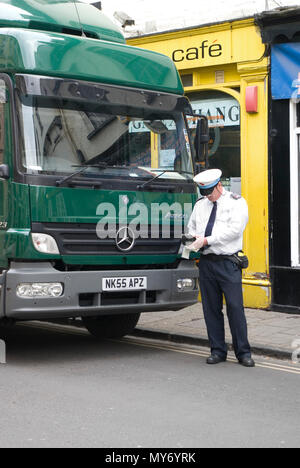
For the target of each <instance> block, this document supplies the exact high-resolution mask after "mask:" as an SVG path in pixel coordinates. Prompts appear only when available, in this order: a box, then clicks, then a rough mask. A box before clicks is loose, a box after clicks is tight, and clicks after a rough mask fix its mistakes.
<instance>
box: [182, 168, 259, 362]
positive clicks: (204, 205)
mask: <svg viewBox="0 0 300 468" xmlns="http://www.w3.org/2000/svg"><path fill="white" fill-rule="evenodd" d="M221 176H222V172H221V171H220V170H219V169H211V170H208V171H204V172H202V173H200V174H198V175H197V176H196V177H195V179H194V181H195V182H196V183H197V184H198V185H199V188H200V193H201V195H202V197H203V198H201V199H200V200H199V201H198V202H197V203H196V206H195V208H194V211H193V214H192V216H191V219H190V221H189V225H188V232H189V234H190V235H192V236H194V237H196V238H197V240H196V242H195V243H194V246H193V247H194V249H195V250H201V251H202V256H201V259H200V261H199V273H200V289H201V295H202V305H203V312H204V318H205V322H206V326H207V331H208V336H209V340H210V345H211V356H210V357H209V358H208V360H207V363H208V364H218V363H220V362H224V361H226V359H227V346H226V343H225V329H224V315H223V312H222V309H223V294H224V296H225V301H226V306H227V315H228V320H229V325H230V329H231V334H232V339H233V347H234V351H235V354H236V357H237V359H238V361H239V363H240V364H242V365H243V366H245V367H254V366H255V363H254V361H253V359H252V357H251V349H250V345H249V342H248V332H247V322H246V317H245V312H244V303H243V292H242V270H241V268H240V267H239V266H238V265H237V264H236V263H235V262H234V261H233V255H235V254H237V253H238V252H239V251H241V250H242V248H243V233H244V230H245V228H246V226H247V223H248V206H247V202H246V200H244V199H243V198H242V197H241V196H239V195H236V194H233V193H230V192H227V191H226V190H225V189H224V188H223V186H222V184H221ZM230 257H231V258H230Z"/></svg>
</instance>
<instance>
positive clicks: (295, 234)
mask: <svg viewBox="0 0 300 468" xmlns="http://www.w3.org/2000/svg"><path fill="white" fill-rule="evenodd" d="M298 135H300V128H297V101H295V100H291V101H290V183H291V262H292V267H298V266H300V260H299V257H300V252H299V191H300V187H299V150H300V148H298Z"/></svg>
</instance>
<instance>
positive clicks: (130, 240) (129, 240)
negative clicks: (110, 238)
mask: <svg viewBox="0 0 300 468" xmlns="http://www.w3.org/2000/svg"><path fill="white" fill-rule="evenodd" d="M116 245H117V247H118V249H119V250H121V252H129V251H130V250H132V249H133V247H134V245H135V235H134V232H133V230H132V229H130V228H129V227H126V226H124V227H122V228H121V229H119V231H118V232H117V236H116Z"/></svg>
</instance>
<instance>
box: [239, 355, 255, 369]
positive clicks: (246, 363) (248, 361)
mask: <svg viewBox="0 0 300 468" xmlns="http://www.w3.org/2000/svg"><path fill="white" fill-rule="evenodd" d="M239 363H240V364H241V366H244V367H255V362H254V361H253V359H252V358H249V357H245V358H241V359H239Z"/></svg>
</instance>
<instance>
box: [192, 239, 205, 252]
mask: <svg viewBox="0 0 300 468" xmlns="http://www.w3.org/2000/svg"><path fill="white" fill-rule="evenodd" d="M206 245H207V240H206V239H205V237H197V240H196V241H195V242H194V243H193V244H192V245H190V247H189V248H190V249H191V250H192V251H194V252H199V250H201V249H202V248H203V247H205V246H206Z"/></svg>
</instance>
